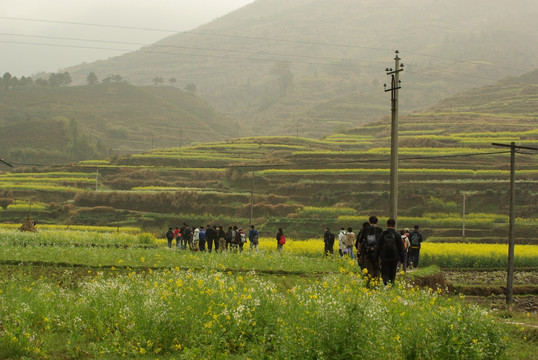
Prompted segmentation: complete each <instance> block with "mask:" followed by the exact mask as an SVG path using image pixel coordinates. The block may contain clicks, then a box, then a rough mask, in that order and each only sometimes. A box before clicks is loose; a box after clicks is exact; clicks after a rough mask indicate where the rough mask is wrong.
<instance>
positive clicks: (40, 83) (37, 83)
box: [34, 78, 49, 87]
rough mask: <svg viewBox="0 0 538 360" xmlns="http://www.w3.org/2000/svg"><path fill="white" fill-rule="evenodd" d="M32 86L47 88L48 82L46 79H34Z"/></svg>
mask: <svg viewBox="0 0 538 360" xmlns="http://www.w3.org/2000/svg"><path fill="white" fill-rule="evenodd" d="M34 84H35V86H37V87H47V86H49V82H48V81H47V79H41V78H39V79H36V80H35V81H34Z"/></svg>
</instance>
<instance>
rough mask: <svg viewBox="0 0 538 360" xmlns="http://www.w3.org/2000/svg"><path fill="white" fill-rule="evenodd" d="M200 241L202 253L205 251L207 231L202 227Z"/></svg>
mask: <svg viewBox="0 0 538 360" xmlns="http://www.w3.org/2000/svg"><path fill="white" fill-rule="evenodd" d="M198 237H199V240H200V251H205V229H204V227H203V226H200V234H199V235H198Z"/></svg>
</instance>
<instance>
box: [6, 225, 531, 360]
mask: <svg viewBox="0 0 538 360" xmlns="http://www.w3.org/2000/svg"><path fill="white" fill-rule="evenodd" d="M96 230H98V229H97V228H95V229H94V230H90V229H88V230H86V231H73V230H69V231H66V230H52V229H51V230H44V231H38V233H30V234H27V233H20V232H14V231H13V230H9V229H6V230H0V245H1V246H2V248H3V251H2V254H1V255H0V274H1V275H2V280H0V295H1V296H0V301H2V307H0V321H1V323H2V329H1V331H0V344H1V346H0V356H1V357H2V358H35V359H47V358H51V357H52V358H59V357H62V358H80V357H92V358H103V359H104V358H120V357H131V358H132V357H136V358H170V357H174V358H190V357H193V356H194V357H219V356H220V357H223V358H244V357H257V358H260V357H262V358H263V357H281V356H286V357H287V356H289V357H292V358H304V356H305V354H308V357H309V358H310V357H315V358H320V359H344V358H349V357H353V356H354V355H356V354H357V351H359V352H362V353H364V354H367V355H366V357H364V358H366V359H377V358H380V357H384V356H387V354H388V356H389V357H391V358H401V357H404V358H405V357H409V356H413V357H414V356H419V357H424V358H430V357H431V358H454V357H463V358H465V359H501V358H503V356H513V355H514V354H518V355H522V354H523V353H524V352H523V351H521V350H518V348H517V347H518V346H521V345H527V349H528V346H532V342H530V340H527V334H529V331H528V330H525V329H526V328H523V329H524V331H521V330H518V331H515V330H513V329H514V326H513V325H508V324H505V322H504V320H503V319H502V318H501V317H499V315H496V314H495V313H493V312H489V311H486V310H485V309H484V308H480V307H477V306H475V305H470V304H468V303H466V302H465V301H464V297H463V296H459V297H458V296H452V295H450V294H448V293H446V289H444V288H442V287H437V285H436V282H435V281H437V280H433V281H430V282H429V284H430V285H429V286H426V287H425V288H420V287H417V286H413V285H412V283H413V282H415V281H419V279H423V280H421V281H424V280H425V279H428V278H429V277H431V276H432V275H433V274H436V273H437V274H438V273H439V270H438V268H435V267H431V268H425V269H424V270H417V271H415V272H413V273H410V274H409V276H406V275H404V274H400V275H399V276H398V278H397V283H396V284H395V285H394V286H392V287H388V288H383V287H382V286H374V285H373V283H371V284H370V286H369V287H368V286H366V283H365V281H364V278H363V276H362V273H361V271H360V269H359V268H358V267H357V264H356V262H355V261H354V260H351V259H348V258H340V257H339V256H336V257H329V258H323V257H322V251H323V244H322V243H320V241H319V240H317V239H310V240H307V241H294V240H293V239H289V241H288V242H287V244H286V245H285V246H284V249H283V250H282V251H276V249H275V248H276V246H275V242H274V240H273V239H272V238H262V239H260V240H261V243H260V249H259V251H249V250H245V251H244V252H243V253H234V252H224V253H201V252H197V253H195V252H191V251H181V250H169V249H168V248H166V245H165V243H166V241H165V240H161V239H157V238H155V237H153V236H152V235H150V234H144V233H138V234H137V233H129V232H122V233H115V232H113V231H111V229H104V230H105V231H99V232H96ZM429 245H431V246H428V247H425V248H424V250H423V252H424V255H423V256H424V259H425V261H427V262H429V263H439V264H440V266H445V267H450V268H451V269H454V270H457V269H459V268H460V267H461V266H468V263H467V262H466V260H463V261H461V259H469V260H468V261H470V263H472V264H475V266H479V267H481V268H483V267H484V266H493V267H497V266H499V263H498V260H496V259H497V258H503V256H502V253H503V252H505V251H506V248H505V247H504V248H503V247H498V249H497V248H494V247H492V245H478V246H476V247H475V248H472V249H471V250H470V251H463V250H461V248H460V247H455V246H453V247H443V246H442V245H440V244H429ZM481 246H482V247H485V248H484V250H480V249H481ZM518 248H519V250H518V253H516V266H518V267H519V266H526V267H528V266H534V267H535V268H536V267H537V266H538V246H527V247H518ZM449 258H453V259H455V260H456V261H448V262H447V261H446V260H444V259H449ZM458 259H460V260H459V261H458ZM436 269H437V270H436ZM518 274H519V273H518ZM519 276H520V275H518V278H519ZM452 278H453V279H455V280H454V281H461V280H456V278H455V277H454V275H452ZM518 286H519V285H518ZM432 287H433V289H432ZM435 288H437V289H436V290H434V289H435ZM380 324H383V326H384V327H385V328H386V329H389V330H386V331H384V332H381V333H380V332H379V325H380ZM416 328H420V329H422V330H423V331H424V334H423V335H422V336H421V337H417V336H415V335H414V333H413V329H416ZM193 333H196V334H200V335H202V334H203V336H202V337H193V336H192V334H193ZM277 334H279V335H278V336H277ZM334 334H344V335H345V340H335V337H334V336H333V335H334ZM374 335H375V336H374ZM336 338H338V337H336ZM297 344H300V345H301V346H297ZM372 349H374V350H372ZM525 351H526V350H525ZM520 358H522V357H520Z"/></svg>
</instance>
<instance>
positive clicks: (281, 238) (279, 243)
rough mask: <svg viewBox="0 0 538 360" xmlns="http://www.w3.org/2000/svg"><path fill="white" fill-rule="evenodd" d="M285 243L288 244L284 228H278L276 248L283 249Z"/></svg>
mask: <svg viewBox="0 0 538 360" xmlns="http://www.w3.org/2000/svg"><path fill="white" fill-rule="evenodd" d="M284 244H286V237H285V236H284V230H282V228H278V232H277V233H276V249H277V250H278V251H280V250H282V248H283V247H284Z"/></svg>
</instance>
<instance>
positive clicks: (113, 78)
mask: <svg viewBox="0 0 538 360" xmlns="http://www.w3.org/2000/svg"><path fill="white" fill-rule="evenodd" d="M122 81H123V78H122V77H121V75H118V74H116V75H110V76H107V77H106V78H104V79H103V83H104V84H108V83H111V82H116V83H119V82H122Z"/></svg>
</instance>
